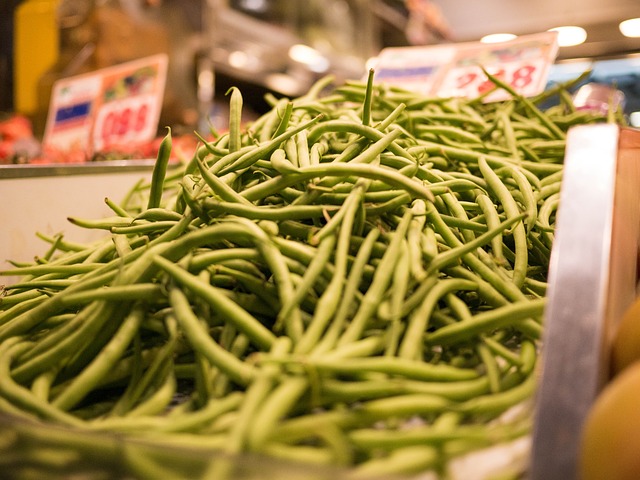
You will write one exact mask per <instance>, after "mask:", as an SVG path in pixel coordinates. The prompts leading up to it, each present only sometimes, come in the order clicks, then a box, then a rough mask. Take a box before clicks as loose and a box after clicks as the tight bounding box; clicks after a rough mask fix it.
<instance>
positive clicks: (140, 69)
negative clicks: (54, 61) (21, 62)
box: [43, 54, 168, 155]
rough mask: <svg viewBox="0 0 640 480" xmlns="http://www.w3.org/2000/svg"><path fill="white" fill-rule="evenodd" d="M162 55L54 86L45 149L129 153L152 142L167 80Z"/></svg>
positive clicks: (163, 56) (88, 153)
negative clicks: (123, 151)
mask: <svg viewBox="0 0 640 480" xmlns="http://www.w3.org/2000/svg"><path fill="white" fill-rule="evenodd" d="M167 66H168V58H167V56H166V55H162V54H161V55H153V56H151V57H146V58H142V59H139V60H135V61H132V62H127V63H123V64H120V65H116V66H113V67H109V68H105V69H101V70H97V71H95V72H91V73H89V74H84V75H79V76H75V77H69V78H65V79H62V80H59V81H58V82H56V84H55V85H54V87H53V91H52V96H51V103H50V107H49V116H48V119H47V126H46V130H45V136H44V141H43V144H44V147H45V148H53V149H56V150H59V151H72V150H75V151H77V150H82V151H85V152H86V153H87V155H91V154H92V153H94V152H100V151H109V150H114V151H118V150H121V149H124V150H125V151H130V150H131V149H132V148H135V147H136V146H137V145H144V144H146V143H147V142H149V141H151V140H153V138H154V137H155V136H156V132H157V128H158V119H159V118H160V111H161V109H162V100H163V96H164V87H165V82H166V76H167Z"/></svg>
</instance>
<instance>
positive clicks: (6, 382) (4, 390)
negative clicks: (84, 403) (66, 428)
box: [0, 337, 84, 426]
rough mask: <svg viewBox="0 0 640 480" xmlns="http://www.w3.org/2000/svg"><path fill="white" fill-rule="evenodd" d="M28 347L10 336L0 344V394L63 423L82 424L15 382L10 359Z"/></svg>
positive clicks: (18, 339)
mask: <svg viewBox="0 0 640 480" xmlns="http://www.w3.org/2000/svg"><path fill="white" fill-rule="evenodd" d="M29 347H30V345H29V344H28V343H24V342H23V341H22V339H21V338H20V337H12V338H10V339H8V340H6V341H4V342H3V343H2V344H1V345H0V373H1V375H0V396H2V397H4V398H6V399H7V400H10V401H11V402H12V403H13V404H15V405H19V406H21V407H22V408H24V409H26V410H27V411H30V412H32V413H36V414H39V415H42V416H43V417H44V418H48V419H51V420H56V421H59V422H61V423H63V424H65V425H71V426H81V425H83V423H84V422H83V421H81V420H79V419H78V418H76V417H74V416H73V415H69V414H68V413H66V412H63V411H61V410H59V409H57V408H55V407H53V406H52V405H51V404H49V403H48V402H46V401H43V400H40V399H39V398H37V397H36V396H35V395H33V394H32V393H31V392H30V391H29V390H28V389H26V388H24V387H23V386H21V385H19V384H17V383H15V381H14V380H13V378H12V376H11V373H10V368H11V360H12V359H13V358H14V357H15V356H16V355H19V354H20V353H22V352H23V351H24V350H25V348H29Z"/></svg>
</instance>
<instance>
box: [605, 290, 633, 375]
mask: <svg viewBox="0 0 640 480" xmlns="http://www.w3.org/2000/svg"><path fill="white" fill-rule="evenodd" d="M636 360H640V298H639V299H637V300H636V301H635V302H634V303H633V304H631V305H630V306H629V308H627V309H626V310H625V312H624V314H623V316H622V318H621V319H620V323H619V324H618V326H617V329H616V332H615V335H614V338H613V345H612V349H611V371H612V373H613V374H614V375H616V374H618V373H619V372H621V371H622V370H624V369H625V368H626V367H627V366H628V365H630V364H631V363H633V362H634V361H636Z"/></svg>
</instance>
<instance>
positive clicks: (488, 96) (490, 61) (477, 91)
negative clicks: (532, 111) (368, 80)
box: [374, 32, 558, 102]
mask: <svg viewBox="0 0 640 480" xmlns="http://www.w3.org/2000/svg"><path fill="white" fill-rule="evenodd" d="M403 51H404V52H403ZM557 52H558V45H557V33H555V32H543V33H540V34H536V35H526V36H522V37H517V38H516V39H514V40H510V41H507V42H501V43H496V44H483V43H480V42H468V43H460V44H453V45H448V46H434V47H400V48H399V47H395V48H393V49H384V50H382V52H381V53H380V56H379V57H378V60H377V62H376V64H375V66H374V68H375V70H376V78H377V80H378V81H380V82H386V83H389V84H394V85H396V86H400V87H402V88H406V89H408V90H412V91H417V92H420V93H423V94H427V95H433V96H439V97H466V98H477V97H479V96H483V99H484V101H487V102H489V101H499V100H505V99H507V98H509V94H508V93H507V92H505V91H504V90H496V91H495V92H491V93H489V92H490V91H491V90H493V89H494V87H495V85H494V84H493V83H492V82H491V81H490V80H489V79H488V77H487V75H486V74H485V71H486V72H489V73H490V74H491V75H493V76H495V77H496V78H499V79H500V80H501V81H503V82H505V83H506V84H508V85H510V86H511V87H512V88H513V89H514V90H515V91H516V92H518V93H519V94H521V95H523V96H533V95H536V94H538V93H540V92H541V91H543V90H544V88H545V86H546V80H547V77H548V75H549V69H550V68H551V65H552V64H553V62H554V61H555V58H556V55H557ZM425 66H428V67H430V68H431V70H429V73H430V75H429V76H428V77H425V75H424V67H425ZM388 71H392V72H393V73H394V74H393V75H389V74H388V73H387V72H388ZM378 72H380V73H381V74H380V75H378ZM421 73H422V76H420V74H421Z"/></svg>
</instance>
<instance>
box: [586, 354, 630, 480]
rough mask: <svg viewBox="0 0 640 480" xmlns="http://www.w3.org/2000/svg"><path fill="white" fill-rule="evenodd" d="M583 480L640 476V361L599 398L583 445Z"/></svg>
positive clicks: (622, 478) (627, 368)
mask: <svg viewBox="0 0 640 480" xmlns="http://www.w3.org/2000/svg"><path fill="white" fill-rule="evenodd" d="M579 468H580V476H579V478H580V480H603V479H606V480H638V479H640V361H636V362H634V363H632V364H631V365H629V366H627V367H626V368H625V369H624V370H623V371H622V372H621V373H620V374H619V375H617V376H616V377H615V378H614V379H613V380H612V381H611V382H610V383H609V384H607V385H606V387H605V388H604V389H603V390H602V392H601V393H600V395H598V397H597V398H596V401H595V403H594V405H593V406H592V408H591V410H590V411H589V415H588V417H587V420H586V422H585V426H584V430H583V434H582V441H581V445H580V462H579Z"/></svg>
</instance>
